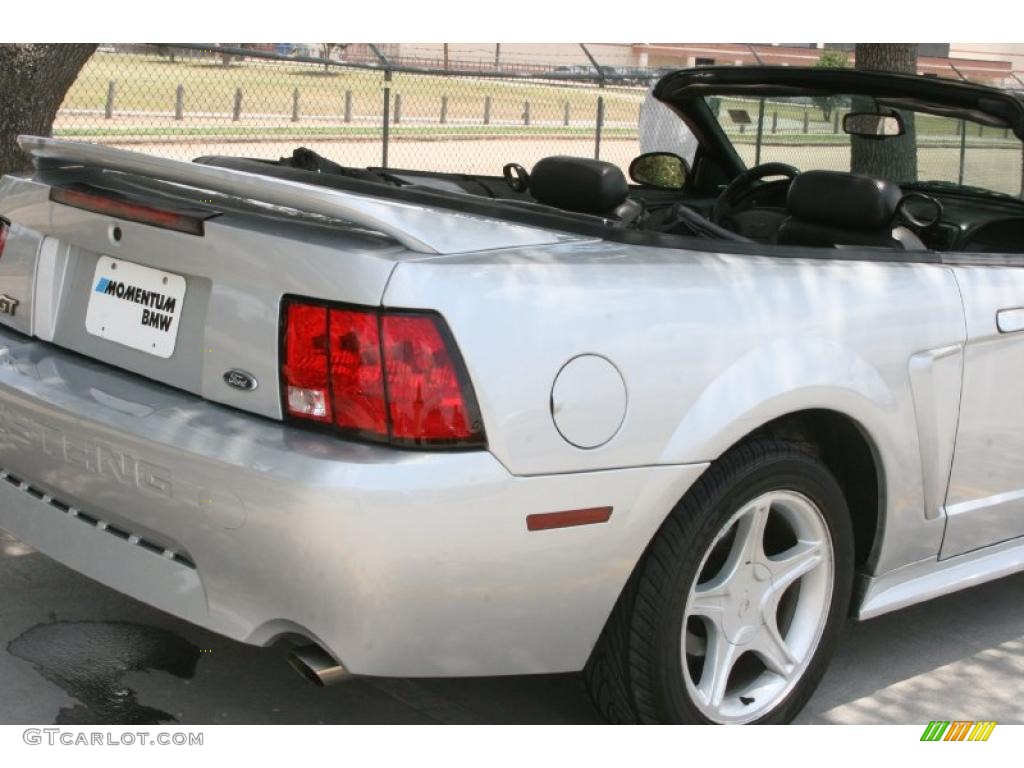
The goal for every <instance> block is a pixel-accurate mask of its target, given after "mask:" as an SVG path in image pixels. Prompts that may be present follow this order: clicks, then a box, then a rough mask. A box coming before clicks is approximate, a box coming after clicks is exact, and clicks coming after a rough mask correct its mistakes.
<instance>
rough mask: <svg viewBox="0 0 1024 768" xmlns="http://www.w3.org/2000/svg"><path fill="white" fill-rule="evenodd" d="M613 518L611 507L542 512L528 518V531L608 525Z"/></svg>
mask: <svg viewBox="0 0 1024 768" xmlns="http://www.w3.org/2000/svg"><path fill="white" fill-rule="evenodd" d="M611 516H612V508H611V507H590V508H589V509H568V510H566V511H564V512H541V513H539V514H536V515H527V516H526V530H528V531H547V530H550V529H552V528H571V527H572V526H574V525H593V524H594V523H607V522H608V519H609V518H610V517H611Z"/></svg>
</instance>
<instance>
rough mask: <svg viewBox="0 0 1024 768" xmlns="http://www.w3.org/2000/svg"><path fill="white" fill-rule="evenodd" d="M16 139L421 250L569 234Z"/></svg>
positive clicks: (103, 150)
mask: <svg viewBox="0 0 1024 768" xmlns="http://www.w3.org/2000/svg"><path fill="white" fill-rule="evenodd" d="M18 145H19V146H20V147H21V148H22V149H23V150H24V151H25V152H26V153H27V154H28V155H29V156H30V157H31V158H32V162H33V163H34V164H35V165H36V167H37V168H45V167H60V166H87V167H92V168H100V169H103V170H109V171H119V172H121V173H128V174H134V175H136V176H144V177H147V178H152V179H158V180H160V181H169V182H173V183H176V184H184V185H186V186H189V187H195V188H197V189H205V190H210V191H213V192H220V193H222V194H226V195H233V196H235V197H241V198H245V199H247V200H256V201H259V202H261V203H267V204H270V205H280V206H284V207H286V208H292V209H295V210H300V211H306V212H308V213H316V214H319V215H321V216H327V217H330V218H332V219H340V220H343V221H347V222H351V223H352V224H355V225H356V226H360V227H365V228H366V229H370V230H374V231H376V232H381V233H382V234H385V235H387V236H388V237H391V238H393V239H394V240H396V241H398V242H399V243H401V244H402V245H403V246H405V247H406V248H408V249H409V250H410V251H415V252H416V253H424V254H449V253H466V252H470V251H483V250H492V249H495V248H514V247H518V246H531V245H546V244H550V243H557V242H560V241H564V240H566V239H571V236H567V235H565V234H564V233H558V232H552V231H549V230H543V229H536V228H533V227H528V226H523V225H520V224H513V223H511V222H506V221H499V220H496V219H488V218H484V217H481V216H470V215H467V214H464V213H459V212H457V211H449V210H444V209H441V208H426V207H422V206H418V205H411V204H409V203H403V202H398V201H392V200H383V199H376V198H373V197H367V196H365V195H356V194H352V193H350V192H344V191H341V190H337V189H326V188H323V187H316V186H313V185H311V184H302V183H300V182H296V181H289V180H286V179H277V178H272V177H270V176H261V175H259V174H256V173H248V172H246V171H238V170H234V169H229V168H217V167H213V166H208V165H197V164H195V163H188V162H184V161H181V160H169V159H167V158H162V157H153V156H152V155H146V154H142V153H140V152H128V151H126V150H123V149H113V148H111V147H104V146H101V145H99V144H89V143H86V142H81V141H65V140H62V139H49V138H45V137H42V136H19V137H18Z"/></svg>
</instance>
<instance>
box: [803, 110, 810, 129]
mask: <svg viewBox="0 0 1024 768" xmlns="http://www.w3.org/2000/svg"><path fill="white" fill-rule="evenodd" d="M810 122H811V116H810V114H809V113H808V112H807V110H806V109H805V110H804V133H807V129H808V127H809V125H810Z"/></svg>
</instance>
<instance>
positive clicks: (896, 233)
mask: <svg viewBox="0 0 1024 768" xmlns="http://www.w3.org/2000/svg"><path fill="white" fill-rule="evenodd" d="M902 199H903V192H902V191H901V190H900V188H899V187H898V186H896V185H895V184H891V183H889V182H887V181H882V180H881V179H873V178H871V177H870V176H860V175H857V174H853V173H840V172H837V171H807V172H805V173H801V174H800V175H799V176H797V177H796V178H795V179H793V183H792V184H791V185H790V187H789V193H788V194H787V196H786V208H787V209H788V211H789V217H788V218H787V219H785V220H784V221H783V222H782V224H781V225H780V226H779V229H778V232H777V233H776V235H775V242H776V243H778V244H780V245H808V246H817V247H819V248H844V247H858V246H860V247H867V248H893V249H901V250H906V251H923V250H926V247H925V245H924V243H922V242H921V240H920V238H918V237H917V235H915V234H914V233H913V232H911V231H910V230H909V229H907V228H906V227H904V226H900V225H898V224H896V223H895V219H896V212H897V210H898V208H899V204H900V200H902Z"/></svg>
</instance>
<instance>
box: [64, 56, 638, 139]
mask: <svg viewBox="0 0 1024 768" xmlns="http://www.w3.org/2000/svg"><path fill="white" fill-rule="evenodd" d="M111 81H114V82H115V83H116V96H115V102H114V109H115V114H116V113H117V112H119V111H141V112H169V111H173V109H174V104H175V94H176V90H177V87H178V85H179V84H181V85H182V86H184V89H185V97H184V105H185V112H186V114H187V113H197V112H205V113H221V114H230V113H231V111H232V108H233V105H234V98H235V90H236V89H237V88H241V89H242V94H243V95H242V110H243V113H246V114H254V113H255V114H276V115H289V114H291V111H292V97H293V93H294V91H295V90H296V89H298V90H299V94H300V95H299V100H300V105H301V106H300V109H301V113H302V114H303V115H307V116H336V115H341V114H342V112H343V109H344V106H343V105H344V100H345V92H346V91H351V93H352V109H353V112H354V113H355V114H357V115H376V114H379V113H380V111H381V108H382V102H383V89H384V87H385V85H386V83H385V80H384V75H383V73H382V72H376V71H368V70H359V69H342V68H338V67H332V68H331V70H330V71H329V72H325V71H324V69H323V67H321V66H319V65H312V64H301V63H298V62H288V61H261V60H258V59H250V60H246V61H244V62H236V63H233V64H231V65H230V66H228V67H225V66H223V65H222V64H221V63H220V60H219V58H214V57H212V56H211V57H210V58H209V59H178V60H177V61H175V62H173V63H172V62H171V61H170V60H169V59H165V58H161V57H159V56H156V55H155V54H154V55H146V54H123V53H109V52H99V53H96V54H95V55H94V56H93V57H92V58H91V59H90V60H89V62H88V63H87V64H86V65H85V67H84V69H83V70H82V72H81V74H80V75H79V76H78V79H77V80H76V81H75V84H74V85H73V86H72V87H71V89H70V91H69V92H68V95H67V97H66V98H65V100H64V105H63V109H65V110H68V109H73V110H97V111H99V113H100V114H98V115H81V116H78V119H77V122H80V123H83V124H84V123H85V122H87V121H89V122H90V123H91V122H93V121H98V122H102V119H103V118H102V111H103V109H104V106H105V104H106V99H107V89H108V84H109V83H110V82H111ZM387 85H389V86H390V88H391V90H392V94H400V95H401V97H402V114H403V115H407V116H410V117H433V116H437V115H439V114H440V110H441V97H442V96H447V97H448V115H449V117H451V118H453V119H458V118H467V117H476V116H481V118H482V115H483V111H484V100H485V98H486V97H487V96H490V97H491V116H492V118H493V119H496V120H508V119H519V118H520V117H521V116H522V114H523V111H524V109H525V107H524V104H525V102H530V113H531V117H532V118H534V119H538V120H540V119H546V120H552V119H560V118H561V117H562V116H563V111H564V105H565V104H566V103H568V104H569V110H570V116H571V119H573V120H581V119H584V117H585V116H589V115H596V110H597V98H598V96H599V95H603V96H604V98H605V115H606V119H607V120H609V121H622V120H629V121H635V120H636V119H637V116H638V110H639V105H640V103H641V101H642V100H643V94H644V90H643V89H641V88H635V89H625V88H607V89H604V90H603V91H602V90H599V89H598V88H596V87H594V86H592V85H554V84H551V85H549V84H545V83H537V82H523V81H515V80H500V79H494V80H482V79H475V78H463V77H436V76H431V75H416V74H408V73H401V72H399V73H395V74H394V76H393V79H392V81H391V82H390V84H387Z"/></svg>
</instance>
